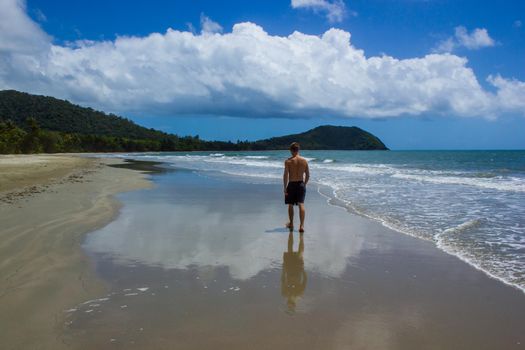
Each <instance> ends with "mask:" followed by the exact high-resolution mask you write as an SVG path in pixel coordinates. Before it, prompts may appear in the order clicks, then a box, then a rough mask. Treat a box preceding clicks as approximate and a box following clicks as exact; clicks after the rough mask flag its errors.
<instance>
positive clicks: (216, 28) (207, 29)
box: [201, 13, 222, 34]
mask: <svg viewBox="0 0 525 350" xmlns="http://www.w3.org/2000/svg"><path fill="white" fill-rule="evenodd" d="M201 32H202V33H209V34H213V33H222V27H221V25H220V24H219V23H217V22H214V21H212V20H211V18H210V17H208V16H206V15H205V14H204V13H201Z"/></svg>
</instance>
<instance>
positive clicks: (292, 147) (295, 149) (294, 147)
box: [290, 142, 299, 152]
mask: <svg viewBox="0 0 525 350" xmlns="http://www.w3.org/2000/svg"><path fill="white" fill-rule="evenodd" d="M290 151H292V152H299V142H292V144H291V145H290Z"/></svg>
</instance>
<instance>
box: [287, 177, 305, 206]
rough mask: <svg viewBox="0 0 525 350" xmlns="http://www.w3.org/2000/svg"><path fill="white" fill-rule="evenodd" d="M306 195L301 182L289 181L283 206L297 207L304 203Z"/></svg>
mask: <svg viewBox="0 0 525 350" xmlns="http://www.w3.org/2000/svg"><path fill="white" fill-rule="evenodd" d="M305 195H306V185H305V184H304V182H303V181H290V182H289V183H288V186H287V187H286V195H285V196H284V204H293V205H297V204H299V203H304V196H305Z"/></svg>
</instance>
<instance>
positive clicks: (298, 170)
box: [283, 142, 310, 233]
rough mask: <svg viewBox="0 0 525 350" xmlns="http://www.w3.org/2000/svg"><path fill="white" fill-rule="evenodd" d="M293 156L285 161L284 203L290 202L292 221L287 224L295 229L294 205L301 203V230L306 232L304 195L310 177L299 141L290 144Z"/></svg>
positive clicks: (289, 210) (289, 208)
mask: <svg viewBox="0 0 525 350" xmlns="http://www.w3.org/2000/svg"><path fill="white" fill-rule="evenodd" d="M290 152H291V153H292V156H291V157H290V158H288V159H287V160H286V161H285V162H284V174H283V184H284V203H285V204H288V217H289V219H290V221H289V222H288V224H286V227H288V228H289V229H290V230H293V216H294V210H293V206H294V205H299V219H300V220H301V224H300V226H299V232H301V233H303V232H304V214H305V212H304V196H305V194H306V184H307V183H308V180H309V179H310V170H309V169H308V162H307V161H306V159H304V158H303V157H301V156H300V155H299V143H297V142H294V143H292V144H291V145H290Z"/></svg>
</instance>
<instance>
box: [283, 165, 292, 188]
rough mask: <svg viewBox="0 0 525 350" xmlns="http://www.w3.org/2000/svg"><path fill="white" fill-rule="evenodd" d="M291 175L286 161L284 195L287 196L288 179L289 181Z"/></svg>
mask: <svg viewBox="0 0 525 350" xmlns="http://www.w3.org/2000/svg"><path fill="white" fill-rule="evenodd" d="M289 175H290V173H289V171H288V164H287V163H286V161H285V162H284V174H283V185H284V193H285V194H286V187H287V186H288V179H289V177H290V176H289Z"/></svg>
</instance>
